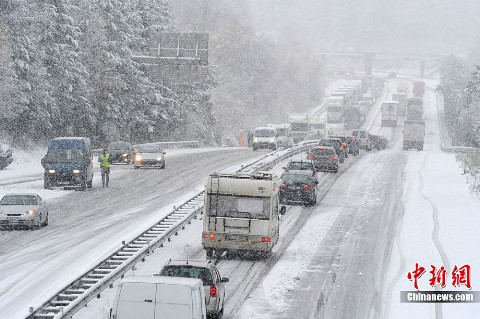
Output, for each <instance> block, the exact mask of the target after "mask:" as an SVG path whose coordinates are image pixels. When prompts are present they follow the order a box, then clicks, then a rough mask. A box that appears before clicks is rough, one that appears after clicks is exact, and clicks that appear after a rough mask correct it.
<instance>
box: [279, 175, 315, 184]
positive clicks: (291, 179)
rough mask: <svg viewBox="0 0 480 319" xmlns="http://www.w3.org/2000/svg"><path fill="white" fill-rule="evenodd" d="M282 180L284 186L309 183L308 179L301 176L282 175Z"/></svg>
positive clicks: (305, 176)
mask: <svg viewBox="0 0 480 319" xmlns="http://www.w3.org/2000/svg"><path fill="white" fill-rule="evenodd" d="M282 180H283V182H284V183H285V184H295V183H303V184H305V183H308V182H310V180H311V179H310V177H309V176H307V175H303V174H284V175H283V176H282Z"/></svg>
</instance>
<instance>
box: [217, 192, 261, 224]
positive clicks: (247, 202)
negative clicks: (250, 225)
mask: <svg viewBox="0 0 480 319" xmlns="http://www.w3.org/2000/svg"><path fill="white" fill-rule="evenodd" d="M209 198H210V203H209V210H208V214H209V215H210V216H218V217H232V218H252V219H269V218H270V214H269V208H270V201H269V200H270V198H269V197H238V196H232V195H210V197H209Z"/></svg>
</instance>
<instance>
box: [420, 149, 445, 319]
mask: <svg viewBox="0 0 480 319" xmlns="http://www.w3.org/2000/svg"><path fill="white" fill-rule="evenodd" d="M428 157H429V154H427V156H425V157H424V159H423V163H422V167H421V168H420V170H419V171H418V178H419V180H420V184H419V187H418V189H417V190H418V193H419V194H420V196H422V198H423V199H425V200H426V201H427V202H428V203H429V204H430V206H431V207H432V219H433V231H432V240H433V243H434V244H435V247H436V248H437V251H438V253H439V254H440V258H442V261H443V265H444V266H445V267H446V268H447V269H450V263H449V261H448V258H447V254H446V253H445V250H444V249H443V247H442V244H441V242H440V239H439V238H438V233H439V231H440V221H439V219H438V207H437V205H435V203H434V202H433V201H432V200H431V199H430V198H429V197H428V196H427V195H426V194H425V192H424V183H423V175H422V173H423V172H424V169H425V164H426V162H427V159H428ZM441 290H442V288H441V287H439V286H435V291H441ZM435 317H436V318H437V319H443V311H442V304H441V303H435Z"/></svg>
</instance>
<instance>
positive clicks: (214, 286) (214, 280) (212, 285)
mask: <svg viewBox="0 0 480 319" xmlns="http://www.w3.org/2000/svg"><path fill="white" fill-rule="evenodd" d="M159 275H160V276H170V277H186V278H197V279H201V280H202V281H203V287H204V289H205V301H206V302H205V304H206V305H207V314H208V315H209V316H210V317H214V318H221V317H222V315H223V306H224V303H225V283H226V282H228V278H222V277H221V276H220V273H219V272H218V269H217V267H215V264H214V263H213V262H212V261H210V260H207V261H192V260H170V261H168V262H167V263H166V264H165V266H163V268H162V270H161V271H160V274H159Z"/></svg>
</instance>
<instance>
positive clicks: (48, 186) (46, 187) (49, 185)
mask: <svg viewBox="0 0 480 319" xmlns="http://www.w3.org/2000/svg"><path fill="white" fill-rule="evenodd" d="M43 188H45V189H52V184H51V183H50V181H49V180H48V179H44V180H43Z"/></svg>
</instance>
